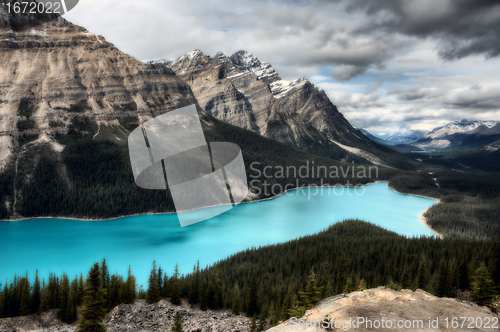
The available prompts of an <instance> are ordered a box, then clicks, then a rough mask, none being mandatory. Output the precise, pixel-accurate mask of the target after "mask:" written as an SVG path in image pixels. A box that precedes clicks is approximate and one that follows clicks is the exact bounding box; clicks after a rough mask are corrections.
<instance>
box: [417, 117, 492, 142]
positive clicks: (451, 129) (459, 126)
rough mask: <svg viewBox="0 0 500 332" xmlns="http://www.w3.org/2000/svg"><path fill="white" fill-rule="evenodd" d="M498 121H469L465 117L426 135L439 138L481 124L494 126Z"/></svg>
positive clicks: (472, 128)
mask: <svg viewBox="0 0 500 332" xmlns="http://www.w3.org/2000/svg"><path fill="white" fill-rule="evenodd" d="M497 123H498V122H497V121H480V120H479V121H469V120H467V119H463V120H460V121H453V122H450V123H448V124H446V125H444V126H443V127H438V128H434V129H433V130H432V131H430V132H429V133H428V134H427V135H425V137H426V138H438V137H444V136H448V135H453V134H457V133H466V132H470V131H472V130H475V129H477V128H478V127H479V126H481V125H484V126H485V127H487V128H493V127H494V126H495V125H496V124H497Z"/></svg>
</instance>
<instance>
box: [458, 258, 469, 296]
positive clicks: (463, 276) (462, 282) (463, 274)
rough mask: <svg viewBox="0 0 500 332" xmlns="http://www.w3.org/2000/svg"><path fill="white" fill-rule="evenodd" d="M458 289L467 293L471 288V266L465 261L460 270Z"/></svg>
mask: <svg viewBox="0 0 500 332" xmlns="http://www.w3.org/2000/svg"><path fill="white" fill-rule="evenodd" d="M458 271H459V272H458V275H459V278H458V288H460V289H461V290H463V291H466V290H468V289H469V288H470V279H469V266H468V264H467V262H466V261H463V262H462V263H461V264H460V267H459V268H458Z"/></svg>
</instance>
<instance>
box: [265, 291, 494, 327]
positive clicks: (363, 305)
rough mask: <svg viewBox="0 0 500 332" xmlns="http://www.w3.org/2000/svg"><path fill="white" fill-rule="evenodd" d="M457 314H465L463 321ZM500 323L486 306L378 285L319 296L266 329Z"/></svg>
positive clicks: (489, 324) (475, 325)
mask: <svg viewBox="0 0 500 332" xmlns="http://www.w3.org/2000/svg"><path fill="white" fill-rule="evenodd" d="M455 317H456V319H454V318H455ZM460 317H466V320H465V323H464V324H463V325H462V322H463V319H461V318H460ZM324 321H326V322H327V323H326V324H325V325H323V326H321V325H320V323H321V322H324ZM495 322H496V325H495ZM299 323H300V324H302V325H299ZM471 323H472V325H469V324H471ZM335 324H337V325H335ZM382 324H383V325H382ZM456 324H458V325H456ZM499 324H500V322H499V315H498V314H495V313H493V312H492V311H491V310H489V309H488V308H486V307H481V306H478V305H476V304H473V303H466V302H460V301H458V300H456V299H450V298H439V297H436V296H433V295H431V294H429V293H427V292H424V291H422V290H420V289H419V290H417V291H415V292H413V291H411V290H407V289H405V290H402V291H395V290H392V289H387V288H385V287H379V288H374V289H368V290H365V291H363V292H354V293H350V294H347V295H341V296H334V297H331V298H328V299H325V300H322V301H320V302H319V303H318V304H317V305H316V306H314V307H313V308H312V309H310V310H308V311H307V312H306V313H305V315H304V316H303V317H301V318H300V319H299V320H288V321H285V322H283V323H281V324H280V325H278V326H275V327H273V328H271V329H269V330H268V331H269V332H285V331H286V332H288V331H311V332H312V331H325V330H328V328H329V329H330V331H332V330H335V331H348V330H350V331H374V330H378V331H470V330H471V329H472V330H474V331H498V330H499ZM487 326H488V327H487ZM495 326H496V327H495ZM325 327H327V328H325Z"/></svg>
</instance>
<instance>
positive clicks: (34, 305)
mask: <svg viewBox="0 0 500 332" xmlns="http://www.w3.org/2000/svg"><path fill="white" fill-rule="evenodd" d="M41 292H42V290H41V287H40V278H39V277H38V270H36V275H35V283H34V284H33V292H32V294H31V313H35V312H38V308H39V307H40V301H41V297H42V293H41Z"/></svg>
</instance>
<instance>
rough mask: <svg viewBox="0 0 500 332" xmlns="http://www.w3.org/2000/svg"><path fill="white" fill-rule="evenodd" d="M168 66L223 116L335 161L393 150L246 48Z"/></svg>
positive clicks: (303, 82) (196, 54)
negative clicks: (353, 124) (360, 129)
mask: <svg viewBox="0 0 500 332" xmlns="http://www.w3.org/2000/svg"><path fill="white" fill-rule="evenodd" d="M149 63H151V64H152V63H158V61H154V60H153V61H151V60H150V61H149ZM165 66H166V67H168V68H170V69H172V70H173V71H174V72H175V73H176V74H177V76H178V77H180V78H181V79H183V80H184V81H185V82H186V83H187V84H189V86H190V87H191V89H192V91H193V93H194V95H195V97H196V99H197V100H198V102H199V104H200V106H201V107H202V108H203V109H204V110H205V111H206V112H207V113H208V114H211V115H213V116H214V117H215V118H217V119H219V120H222V121H225V122H227V123H230V124H232V125H235V126H238V127H241V128H244V129H247V130H251V131H254V132H256V133H259V134H261V135H263V136H266V137H269V138H273V139H276V140H278V141H280V142H283V143H286V144H289V145H291V146H293V147H295V148H298V149H300V150H302V151H305V152H308V153H313V154H316V155H320V156H325V157H329V158H333V159H337V160H340V159H342V158H344V160H347V159H351V160H356V161H359V162H373V161H374V160H376V158H375V155H377V156H379V155H382V156H383V155H384V154H390V153H391V152H389V151H388V150H386V149H384V147H381V146H379V145H378V144H376V143H373V142H372V141H370V140H369V139H368V138H367V137H366V136H364V135H363V134H361V133H360V132H358V131H357V130H356V129H354V128H353V127H352V126H351V125H350V124H349V122H348V121H347V120H346V119H345V118H344V116H343V115H342V114H341V113H340V112H339V111H338V110H337V108H336V107H335V105H333V104H332V103H331V101H330V100H329V99H328V96H327V95H326V93H325V92H324V91H323V90H321V89H319V88H318V87H316V86H315V85H314V84H313V83H311V82H309V81H308V80H307V79H306V78H305V77H303V78H300V79H297V80H294V81H284V80H282V79H281V77H280V76H279V74H278V73H277V72H276V71H275V70H274V68H273V67H272V66H271V65H270V64H269V63H266V62H262V61H260V60H259V59H258V58H257V57H255V56H254V55H252V54H250V53H248V52H246V51H239V52H236V53H235V54H233V55H231V56H229V57H228V56H226V55H224V54H223V53H221V52H219V53H217V54H216V55H215V56H214V57H211V56H208V55H205V54H203V53H202V52H201V51H199V50H195V51H193V52H190V53H188V54H186V55H184V56H181V57H180V58H178V59H177V60H175V61H171V62H170V61H169V62H165ZM345 147H354V148H357V149H358V150H360V151H358V150H352V149H346V148H345ZM368 155H369V156H370V157H368V158H367V156H368ZM346 156H347V158H345V157H346ZM381 159H384V158H383V157H382V158H380V156H379V161H380V160H381ZM383 163H384V162H381V163H380V164H383Z"/></svg>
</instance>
